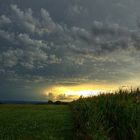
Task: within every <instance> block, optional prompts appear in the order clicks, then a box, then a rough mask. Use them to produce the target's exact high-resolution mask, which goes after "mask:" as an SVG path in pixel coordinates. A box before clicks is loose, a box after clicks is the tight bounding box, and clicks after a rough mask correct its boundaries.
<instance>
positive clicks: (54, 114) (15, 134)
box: [0, 105, 76, 140]
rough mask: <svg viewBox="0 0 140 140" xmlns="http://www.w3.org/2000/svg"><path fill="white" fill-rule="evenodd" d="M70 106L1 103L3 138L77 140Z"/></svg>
mask: <svg viewBox="0 0 140 140" xmlns="http://www.w3.org/2000/svg"><path fill="white" fill-rule="evenodd" d="M75 132H76V131H75V129H74V124H73V120H72V114H71V111H70V109H69V106H67V105H59V106H56V105H0V140H74V139H75Z"/></svg>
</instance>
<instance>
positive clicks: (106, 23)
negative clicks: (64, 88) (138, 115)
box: [0, 0, 140, 98]
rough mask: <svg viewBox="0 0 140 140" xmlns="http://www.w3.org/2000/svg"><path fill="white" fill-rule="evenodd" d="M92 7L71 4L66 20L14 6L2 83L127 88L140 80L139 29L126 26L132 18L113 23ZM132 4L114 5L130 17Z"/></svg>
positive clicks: (4, 36) (4, 44)
mask: <svg viewBox="0 0 140 140" xmlns="http://www.w3.org/2000/svg"><path fill="white" fill-rule="evenodd" d="M25 3H26V2H25ZM42 3H43V2H42ZM91 3H92V2H91V0H88V2H87V3H86V4H85V2H84V1H75V2H72V3H69V4H68V8H67V10H66V9H65V13H66V15H65V17H64V20H61V18H59V17H61V16H59V17H58V18H56V16H57V15H55V14H54V15H53V14H52V15H51V14H50V12H48V10H47V9H45V8H42V7H40V9H39V10H38V11H39V12H38V13H36V12H35V11H34V10H33V8H32V7H31V8H23V7H22V8H19V6H18V5H17V4H9V7H10V10H9V11H8V12H5V13H3V14H1V15H0V42H1V43H0V77H1V79H0V83H3V84H4V83H6V82H4V81H7V82H10V81H14V82H21V83H25V84H26V83H27V84H29V83H32V84H33V83H39V84H40V83H43V82H44V83H49V84H64V85H65V84H80V83H83V82H92V81H94V82H95V81H96V82H99V83H112V82H114V83H119V84H120V83H122V84H123V83H124V82H126V81H129V80H130V79H132V78H133V79H135V78H137V77H138V76H140V75H139V69H140V61H139V60H140V45H139V44H140V32H139V27H138V26H136V25H135V26H134V24H133V25H132V23H130V22H129V23H130V24H129V25H126V24H124V23H125V22H126V21H128V20H129V19H121V18H122V16H120V18H119V17H118V16H117V15H116V18H115V19H114V20H113V19H112V15H111V13H110V15H108V17H106V19H104V17H103V13H102V19H100V18H98V17H97V15H96V16H94V17H97V18H92V16H93V15H94V14H93V15H91V10H92V9H93V8H91V6H90V5H91ZM94 4H95V5H96V6H97V7H100V6H101V5H99V3H98V2H96V1H95V2H94ZM92 5H93V4H92ZM128 5H130V2H128V3H126V1H123V2H122V3H121V2H116V3H112V5H111V6H112V7H115V8H116V9H122V7H123V8H126V11H122V13H124V14H126V15H129V13H130V11H128ZM135 6H136V5H135ZM52 8H53V7H52ZM58 9H59V10H60V9H61V7H59V8H58ZM58 9H57V10H58ZM94 10H95V11H98V9H96V7H94ZM5 11H6V10H5ZM110 11H111V10H110ZM106 12H107V11H106ZM118 12H119V10H118ZM125 12H127V13H125ZM51 13H52V12H51ZM133 13H134V12H133ZM136 13H137V8H136V11H135V14H136ZM106 14H107V13H106ZM113 14H116V13H115V12H114V13H113ZM109 17H110V18H109ZM55 18H56V19H55ZM86 18H88V19H86ZM131 18H132V19H135V18H136V15H134V14H133V15H131V16H130V19H131ZM60 21H61V22H60ZM70 21H71V22H70ZM120 21H121V22H120ZM135 24H138V25H139V21H138V20H137V21H135ZM132 27H133V28H132ZM3 84H1V86H2V85H3ZM64 98H65V97H64Z"/></svg>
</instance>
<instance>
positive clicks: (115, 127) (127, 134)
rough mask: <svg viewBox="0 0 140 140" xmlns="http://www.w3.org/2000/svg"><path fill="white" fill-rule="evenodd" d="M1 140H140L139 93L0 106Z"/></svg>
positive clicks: (119, 93)
mask: <svg viewBox="0 0 140 140" xmlns="http://www.w3.org/2000/svg"><path fill="white" fill-rule="evenodd" d="M0 140H140V91H139V89H137V90H136V91H129V92H128V91H121V90H120V91H119V92H117V93H116V94H107V95H106V94H102V95H100V96H95V97H89V98H80V99H79V100H76V101H73V102H71V103H70V104H69V105H0Z"/></svg>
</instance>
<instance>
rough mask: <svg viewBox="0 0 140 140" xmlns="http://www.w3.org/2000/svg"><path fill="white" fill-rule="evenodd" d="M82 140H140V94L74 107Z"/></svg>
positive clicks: (77, 103) (94, 99)
mask: <svg viewBox="0 0 140 140" xmlns="http://www.w3.org/2000/svg"><path fill="white" fill-rule="evenodd" d="M71 108H72V111H73V114H75V115H74V120H75V125H76V129H77V132H78V135H79V137H80V138H81V139H85V140H86V139H87V140H140V91H139V89H137V90H135V91H122V90H120V91H118V92H117V93H115V94H108V95H106V94H104V95H100V96H97V97H96V96H95V97H89V98H80V99H79V100H77V101H74V102H72V103H71Z"/></svg>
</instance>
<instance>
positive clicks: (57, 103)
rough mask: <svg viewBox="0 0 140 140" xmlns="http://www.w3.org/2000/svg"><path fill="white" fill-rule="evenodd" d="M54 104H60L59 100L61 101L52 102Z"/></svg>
mask: <svg viewBox="0 0 140 140" xmlns="http://www.w3.org/2000/svg"><path fill="white" fill-rule="evenodd" d="M54 104H56V105H61V104H62V102H61V101H56V102H54Z"/></svg>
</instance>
